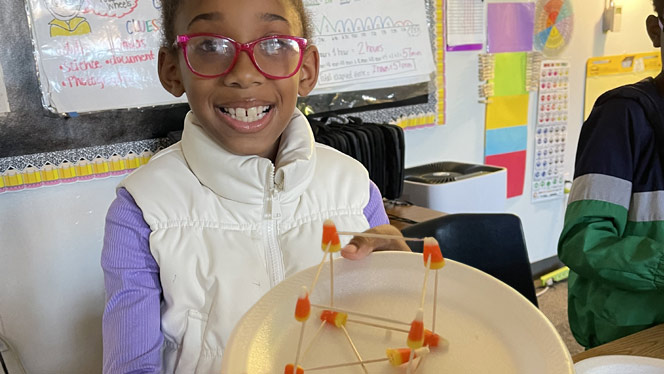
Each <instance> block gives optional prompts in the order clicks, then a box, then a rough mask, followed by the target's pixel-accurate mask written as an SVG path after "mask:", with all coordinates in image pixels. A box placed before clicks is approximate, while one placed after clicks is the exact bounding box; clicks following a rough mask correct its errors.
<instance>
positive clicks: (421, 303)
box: [420, 256, 432, 309]
mask: <svg viewBox="0 0 664 374" xmlns="http://www.w3.org/2000/svg"><path fill="white" fill-rule="evenodd" d="M431 257H432V256H429V258H428V259H427V269H426V270H425V271H424V284H423V285H422V300H421V301H420V309H423V308H424V297H425V296H426V293H427V280H428V279H429V270H431Z"/></svg>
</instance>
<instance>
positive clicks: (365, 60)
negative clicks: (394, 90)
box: [305, 0, 435, 94]
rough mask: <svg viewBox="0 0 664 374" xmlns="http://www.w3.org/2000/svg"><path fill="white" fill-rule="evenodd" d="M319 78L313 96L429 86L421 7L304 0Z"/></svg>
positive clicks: (375, 0) (430, 66) (377, 0)
mask: <svg viewBox="0 0 664 374" xmlns="http://www.w3.org/2000/svg"><path fill="white" fill-rule="evenodd" d="M305 5H306V6H307V9H308V10H309V11H310V12H311V14H312V15H313V26H314V35H315V36H314V42H315V43H316V45H317V46H318V49H319V51H320V59H321V65H320V75H319V78H318V85H317V86H316V89H315V90H314V91H313V94H323V93H331V92H347V91H358V90H367V89H376V88H385V87H394V86H404V85H409V84H414V83H421V82H428V81H430V80H431V79H432V76H431V74H432V73H434V71H435V64H434V57H433V51H432V47H431V40H430V38H429V28H428V27H429V26H428V24H427V11H426V8H425V2H424V1H414V2H412V1H401V0H396V1H395V0H392V1H384V0H352V1H351V0H308V1H305Z"/></svg>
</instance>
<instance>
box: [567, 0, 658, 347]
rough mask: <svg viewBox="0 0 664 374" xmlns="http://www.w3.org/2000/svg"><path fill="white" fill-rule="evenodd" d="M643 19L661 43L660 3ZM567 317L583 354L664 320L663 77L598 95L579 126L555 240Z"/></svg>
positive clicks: (654, 40) (650, 34)
mask: <svg viewBox="0 0 664 374" xmlns="http://www.w3.org/2000/svg"><path fill="white" fill-rule="evenodd" d="M653 5H654V7H655V11H656V12H657V14H658V16H654V15H650V16H648V18H647V19H646V28H647V31H648V35H649V36H650V38H651V40H652V42H653V45H654V46H655V47H657V48H661V46H662V44H664V43H662V41H663V40H664V39H663V38H664V33H663V31H662V30H663V29H664V27H663V26H662V22H663V21H662V14H664V13H663V11H664V0H654V1H653ZM558 255H559V257H560V259H561V261H563V262H564V263H565V265H567V266H568V267H569V268H570V276H569V300H568V307H569V308H568V314H569V322H570V327H571V329H572V333H573V334H574V337H575V338H576V340H577V341H578V342H579V343H580V344H581V345H583V346H585V347H586V348H592V347H595V346H598V345H600V344H604V343H607V342H610V341H612V340H615V339H618V338H621V337H623V336H626V335H629V334H632V333H635V332H638V331H641V330H643V329H646V328H648V327H650V326H654V325H657V324H660V323H664V71H663V72H662V73H660V74H659V75H658V76H657V77H655V78H647V79H645V80H643V81H640V82H638V83H635V84H631V85H627V86H623V87H619V88H617V89H614V90H611V91H609V92H606V93H605V94H603V95H602V96H600V97H599V98H598V99H597V102H596V103H595V106H594V107H593V110H592V112H591V113H590V116H589V117H588V119H587V120H586V122H585V123H584V124H583V127H582V128H581V134H580V137H579V145H578V149H577V154H576V164H575V170H574V182H573V184H572V190H571V192H570V196H569V203H568V206H567V211H566V213H565V224H564V227H563V231H562V233H561V236H560V240H559V243H558Z"/></svg>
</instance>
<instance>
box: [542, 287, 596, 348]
mask: <svg viewBox="0 0 664 374" xmlns="http://www.w3.org/2000/svg"><path fill="white" fill-rule="evenodd" d="M538 286H539V284H537V283H536V285H535V287H538ZM543 290H544V288H541V287H539V288H536V290H535V291H536V292H538V293H539V292H541V291H543ZM537 301H538V303H539V308H540V310H541V311H542V313H544V315H545V316H547V318H549V320H550V321H551V323H552V324H553V325H554V326H555V327H556V329H557V330H558V333H559V334H560V336H561V337H562V339H563V341H564V342H565V344H566V345H567V349H569V352H570V354H571V355H572V356H574V355H575V354H577V353H579V352H583V350H584V348H583V346H581V345H579V344H578V343H577V342H576V340H574V337H573V336H572V332H571V331H570V329H569V321H568V319H567V282H560V283H555V284H554V285H553V286H551V287H549V289H548V290H547V291H546V292H544V293H543V294H542V295H540V296H539V297H538V298H537Z"/></svg>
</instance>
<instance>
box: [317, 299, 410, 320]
mask: <svg viewBox="0 0 664 374" xmlns="http://www.w3.org/2000/svg"><path fill="white" fill-rule="evenodd" d="M311 306H312V307H315V308H319V309H329V310H333V311H335V312H342V313H346V314H348V315H351V314H352V315H356V316H358V317H364V318H369V319H375V320H379V321H383V322H390V323H396V324H398V325H406V326H410V323H408V322H402V321H397V320H394V319H389V318H385V317H379V316H373V315H371V314H365V313H360V312H355V311H351V310H347V309H341V308H337V307H333V306H329V305H320V304H313V303H312V304H311Z"/></svg>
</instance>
